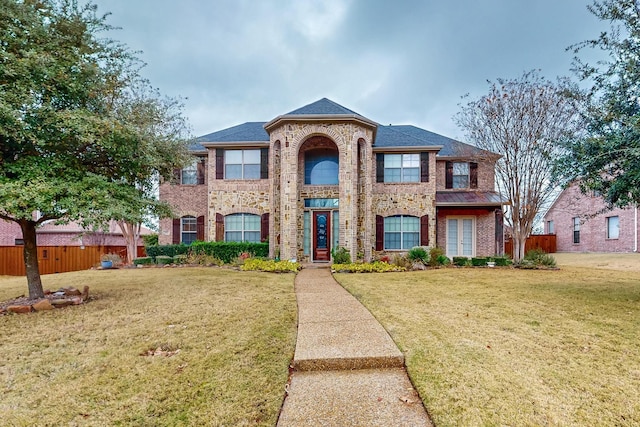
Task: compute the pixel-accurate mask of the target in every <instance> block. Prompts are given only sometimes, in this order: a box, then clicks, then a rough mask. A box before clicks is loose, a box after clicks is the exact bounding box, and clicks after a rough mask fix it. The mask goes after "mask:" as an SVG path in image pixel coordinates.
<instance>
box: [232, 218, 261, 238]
mask: <svg viewBox="0 0 640 427" xmlns="http://www.w3.org/2000/svg"><path fill="white" fill-rule="evenodd" d="M224 240H225V242H253V243H259V242H260V215H252V214H244V213H240V214H232V215H227V216H225V217H224Z"/></svg>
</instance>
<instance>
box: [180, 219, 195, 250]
mask: <svg viewBox="0 0 640 427" xmlns="http://www.w3.org/2000/svg"><path fill="white" fill-rule="evenodd" d="M197 230H198V228H197V221H196V218H195V217H193V216H184V217H182V218H180V242H181V243H184V244H185V245H190V244H191V243H193V242H195V241H196V240H197V239H198V232H197Z"/></svg>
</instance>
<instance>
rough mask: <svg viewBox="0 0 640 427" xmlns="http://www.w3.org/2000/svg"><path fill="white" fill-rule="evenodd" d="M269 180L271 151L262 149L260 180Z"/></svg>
mask: <svg viewBox="0 0 640 427" xmlns="http://www.w3.org/2000/svg"><path fill="white" fill-rule="evenodd" d="M267 178H269V149H268V148H261V149H260V179H267Z"/></svg>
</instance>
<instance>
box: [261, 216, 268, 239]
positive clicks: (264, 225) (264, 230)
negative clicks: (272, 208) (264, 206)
mask: <svg viewBox="0 0 640 427" xmlns="http://www.w3.org/2000/svg"><path fill="white" fill-rule="evenodd" d="M267 240H269V214H268V213H265V214H262V217H261V218H260V241H261V242H266V241H267Z"/></svg>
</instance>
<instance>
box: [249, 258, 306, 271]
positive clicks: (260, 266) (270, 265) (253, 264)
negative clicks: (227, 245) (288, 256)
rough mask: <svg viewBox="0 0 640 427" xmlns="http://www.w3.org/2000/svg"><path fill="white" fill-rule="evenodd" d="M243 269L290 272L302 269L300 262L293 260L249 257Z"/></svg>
mask: <svg viewBox="0 0 640 427" xmlns="http://www.w3.org/2000/svg"><path fill="white" fill-rule="evenodd" d="M240 268H241V269H242V270H243V271H267V272H270V273H289V272H294V273H295V272H297V271H298V270H300V268H301V267H300V264H299V263H297V262H292V261H275V260H272V259H259V258H249V259H246V260H245V261H244V264H242V267H240Z"/></svg>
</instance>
